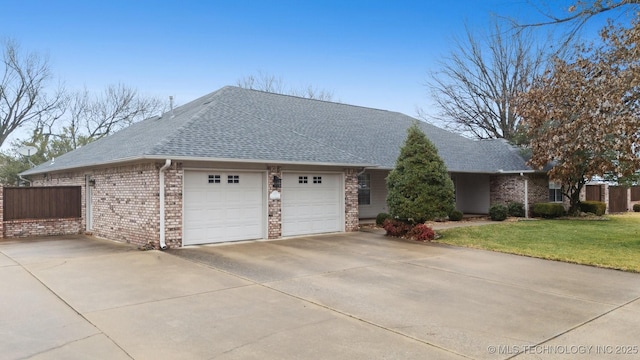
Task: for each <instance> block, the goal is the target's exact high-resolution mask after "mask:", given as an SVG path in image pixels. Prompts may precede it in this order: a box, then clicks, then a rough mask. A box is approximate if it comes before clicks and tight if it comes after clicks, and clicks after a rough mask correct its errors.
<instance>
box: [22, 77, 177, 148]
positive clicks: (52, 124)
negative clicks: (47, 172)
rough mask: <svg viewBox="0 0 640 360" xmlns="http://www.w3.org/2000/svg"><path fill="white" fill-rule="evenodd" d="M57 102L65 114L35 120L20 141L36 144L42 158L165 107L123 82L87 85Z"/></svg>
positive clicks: (117, 128)
mask: <svg viewBox="0 0 640 360" xmlns="http://www.w3.org/2000/svg"><path fill="white" fill-rule="evenodd" d="M60 106H61V107H62V108H63V109H64V116H62V117H58V118H49V119H48V121H45V120H40V121H38V122H37V123H36V125H35V126H34V128H33V131H32V136H31V139H29V140H26V141H24V142H22V143H20V144H22V145H32V146H36V147H37V148H38V154H39V155H41V156H42V158H43V160H47V159H50V158H52V157H57V156H60V155H62V154H64V153H66V152H69V151H71V150H74V149H77V148H78V147H81V146H83V145H86V144H88V143H90V142H92V141H95V140H98V139H100V138H102V137H104V136H107V135H109V134H111V133H114V132H116V131H118V130H121V129H123V128H125V127H127V126H129V125H131V124H132V123H134V122H137V121H140V120H144V119H145V118H148V117H150V116H152V115H154V114H158V113H159V112H160V111H161V110H162V109H163V108H166V106H165V103H164V102H163V101H161V100H160V99H158V98H153V97H145V96H142V95H140V94H138V92H137V90H135V89H134V88H131V87H129V86H126V85H123V84H117V85H110V86H108V87H107V88H106V89H105V90H104V91H103V92H101V93H99V94H95V95H93V94H91V93H89V91H88V90H86V89H85V90H83V91H79V92H76V93H72V94H70V95H68V96H66V97H65V98H64V101H63V102H62V103H61V104H60Z"/></svg>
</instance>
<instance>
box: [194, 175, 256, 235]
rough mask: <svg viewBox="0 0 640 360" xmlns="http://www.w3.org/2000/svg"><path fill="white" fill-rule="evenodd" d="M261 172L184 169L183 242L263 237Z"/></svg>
mask: <svg viewBox="0 0 640 360" xmlns="http://www.w3.org/2000/svg"><path fill="white" fill-rule="evenodd" d="M263 185H264V181H263V174H262V173H251V172H232V171H231V172H230V171H224V172H222V171H219V172H216V171H209V172H203V171H185V174H184V219H183V223H184V230H183V240H182V242H183V244H184V245H194V244H208V243H215V242H223V241H236V240H250V239H262V238H263V237H264V228H265V226H264V221H265V220H264V218H265V208H264V203H263V199H264V196H263Z"/></svg>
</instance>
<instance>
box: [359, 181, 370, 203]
mask: <svg viewBox="0 0 640 360" xmlns="http://www.w3.org/2000/svg"><path fill="white" fill-rule="evenodd" d="M358 205H371V174H360V175H358Z"/></svg>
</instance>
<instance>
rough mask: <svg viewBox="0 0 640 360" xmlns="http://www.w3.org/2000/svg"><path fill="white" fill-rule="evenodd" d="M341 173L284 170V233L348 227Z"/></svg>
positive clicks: (291, 233)
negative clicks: (345, 216) (346, 224)
mask: <svg viewBox="0 0 640 360" xmlns="http://www.w3.org/2000/svg"><path fill="white" fill-rule="evenodd" d="M342 188H343V186H342V176H341V175H340V174H322V173H319V174H318V173H315V174H314V173H295V174H294V173H284V174H283V176H282V236H293V235H306V234H318V233H327V232H337V231H343V230H344V214H343V206H342V203H343V202H344V200H343V196H342V193H343V190H342Z"/></svg>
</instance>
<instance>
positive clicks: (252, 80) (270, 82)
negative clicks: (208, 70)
mask: <svg viewBox="0 0 640 360" xmlns="http://www.w3.org/2000/svg"><path fill="white" fill-rule="evenodd" d="M236 85H237V86H238V87H241V88H244V89H252V90H260V91H266V92H270V93H275V94H284V95H293V96H298V97H303V98H307V99H315V100H324V101H333V92H332V91H328V90H324V89H318V88H316V87H314V86H312V85H307V86H304V87H301V88H299V89H295V88H289V89H287V86H286V85H285V82H284V81H283V80H282V77H277V76H274V75H271V74H269V73H263V72H262V71H258V74H257V75H247V76H243V77H242V78H240V79H238V81H236Z"/></svg>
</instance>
